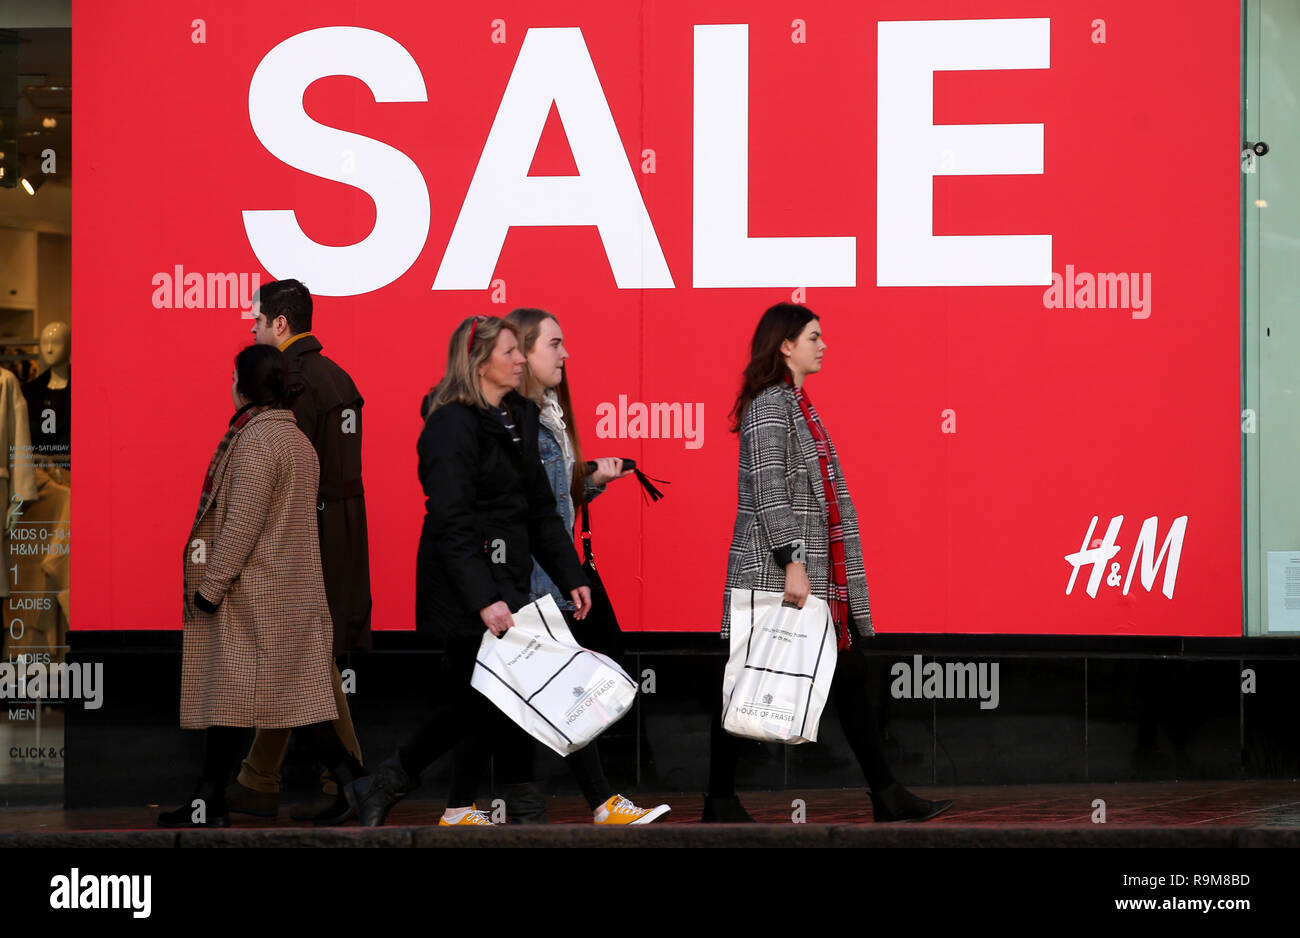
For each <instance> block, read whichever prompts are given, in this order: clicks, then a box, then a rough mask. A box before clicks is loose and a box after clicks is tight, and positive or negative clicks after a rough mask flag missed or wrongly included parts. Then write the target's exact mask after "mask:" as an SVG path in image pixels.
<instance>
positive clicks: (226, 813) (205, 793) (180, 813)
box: [158, 779, 230, 827]
mask: <svg viewBox="0 0 1300 938" xmlns="http://www.w3.org/2000/svg"><path fill="white" fill-rule="evenodd" d="M196 817H197V820H196ZM158 826H159V827H229V826H230V809H229V808H228V807H227V805H226V797H225V791H224V790H223V789H222V787H221V786H220V785H216V784H214V783H212V782H205V781H203V780H202V779H200V780H199V782H198V784H197V785H196V786H195V788H194V794H193V795H192V796H191V797H190V800H189V801H187V802H185V804H183V805H181V806H180V807H179V808H177V809H176V810H175V811H164V812H163V813H162V814H160V815H158Z"/></svg>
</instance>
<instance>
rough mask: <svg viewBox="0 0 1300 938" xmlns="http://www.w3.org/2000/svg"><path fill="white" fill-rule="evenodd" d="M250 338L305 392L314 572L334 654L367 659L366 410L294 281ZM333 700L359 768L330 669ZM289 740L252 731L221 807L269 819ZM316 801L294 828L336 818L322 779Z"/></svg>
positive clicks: (270, 288) (264, 300)
mask: <svg viewBox="0 0 1300 938" xmlns="http://www.w3.org/2000/svg"><path fill="white" fill-rule="evenodd" d="M253 314H254V316H255V320H254V323H253V328H252V330H251V331H252V334H253V338H254V341H255V342H257V343H258V344H260V345H272V346H276V347H278V348H279V349H280V351H281V352H283V353H284V356H285V362H286V365H287V367H288V369H289V372H290V375H291V376H292V377H291V381H292V380H296V381H297V382H299V383H301V384H302V385H303V387H304V390H303V392H302V394H301V395H300V396H299V397H298V398H297V400H296V401H294V403H293V405H292V406H293V414H294V417H295V418H297V421H298V428H299V429H300V430H301V431H302V432H303V434H304V435H305V436H306V437H307V439H308V440H310V441H311V444H312V446H313V447H314V448H315V450H316V456H317V458H318V459H319V461H320V490H319V494H318V497H317V502H316V509H317V511H316V520H317V529H318V533H319V538H320V556H321V568H322V571H323V573H324V577H325V593H326V598H327V600H328V602H329V609H330V616H331V618H332V619H333V622H334V654H335V655H340V654H343V653H344V652H350V651H369V650H370V647H371V641H370V606H371V600H370V549H369V540H368V537H367V533H366V501H365V494H364V490H363V488H362V484H361V407H362V405H363V404H364V403H365V402H364V400H363V399H362V397H361V393H360V392H359V391H358V390H357V386H356V384H355V383H353V381H352V378H351V377H349V376H348V373H347V372H346V371H344V370H343V369H342V368H340V367H339V366H338V365H337V364H335V363H334V362H333V361H331V360H330V359H328V358H326V357H325V356H324V355H323V354H321V344H320V341H319V340H318V339H317V338H316V337H315V336H314V335H312V334H311V326H312V300H311V293H309V292H308V290H307V288H306V287H305V286H303V285H302V284H301V283H299V282H298V281H297V280H277V281H273V282H271V283H267V284H264V285H263V286H262V287H261V288H260V289H259V290H258V291H257V293H256V294H255V295H254V298H253ZM334 697H335V701H336V703H337V705H338V714H339V715H338V719H337V720H336V721H335V724H334V725H335V728H336V729H337V730H338V734H339V738H340V739H341V740H342V741H343V745H344V747H345V748H346V749H347V750H348V751H349V752H350V753H352V755H354V756H356V758H357V759H358V760H360V759H361V746H360V744H359V743H358V742H357V737H356V731H355V730H354V729H353V727H352V717H351V714H350V713H349V710H348V703H347V697H346V695H345V694H344V693H343V689H342V678H341V676H340V674H339V669H338V666H337V665H335V667H334ZM288 745H289V735H288V733H286V732H283V731H278V730H259V731H258V734H257V737H256V738H255V739H254V741H253V745H252V748H251V749H250V750H249V752H248V757H247V758H246V759H245V760H244V763H243V766H242V768H241V770H240V773H239V778H238V779H236V780H235V781H234V782H233V783H231V786H230V789H229V790H228V791H227V800H228V801H229V803H230V808H231V810H232V811H240V812H243V813H247V814H253V815H256V816H258V817H274V816H275V815H276V813H277V811H278V809H279V800H280V796H279V790H280V765H281V763H282V762H283V761H284V754H285V751H286V750H287V748H288ZM322 783H323V784H322V787H323V789H324V790H323V792H322V795H321V797H320V798H319V799H317V800H315V801H312V802H308V803H307V804H306V805H305V806H303V807H302V808H301V809H296V810H295V811H294V812H293V814H292V815H291V816H292V817H293V818H294V819H295V820H316V819H318V817H329V816H336V815H337V814H338V811H339V808H341V805H339V804H337V803H336V802H337V801H338V800H339V799H341V798H342V795H340V794H339V793H338V792H337V790H336V789H335V786H334V784H333V783H332V782H330V781H329V780H328V779H325V778H324V777H322Z"/></svg>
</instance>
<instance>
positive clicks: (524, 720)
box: [470, 594, 637, 756]
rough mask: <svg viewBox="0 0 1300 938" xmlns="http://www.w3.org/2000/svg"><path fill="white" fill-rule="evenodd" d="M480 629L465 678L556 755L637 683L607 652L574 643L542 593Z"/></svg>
mask: <svg viewBox="0 0 1300 938" xmlns="http://www.w3.org/2000/svg"><path fill="white" fill-rule="evenodd" d="M513 617H514V620H515V624H514V626H513V627H512V628H510V629H509V630H508V631H507V632H506V633H505V634H504V635H503V636H501V637H500V638H497V637H496V636H495V635H493V634H492V633H491V632H485V633H484V635H483V641H482V643H481V644H480V645H479V650H478V659H477V661H476V662H475V664H474V677H473V678H472V679H471V680H470V685H471V686H472V687H473V688H474V689H475V690H477V691H479V692H480V693H482V694H483V695H484V696H485V697H487V698H488V699H489V700H491V701H492V702H493V703H494V704H496V705H497V707H499V708H500V709H501V711H502V712H503V713H505V715H506V716H508V717H510V719H512V720H514V721H515V722H516V723H518V724H519V725H520V726H521V727H523V728H524V730H526V731H527V732H528V733H529V735H531V736H533V737H534V738H536V739H538V740H540V741H541V742H543V743H545V744H546V745H547V746H550V747H551V748H552V749H554V750H555V751H556V752H558V753H559V754H560V755H562V756H567V755H568V754H569V753H571V752H576V751H577V750H579V749H581V748H582V747H583V746H585V745H587V743H589V742H591V741H592V740H593V739H595V738H596V737H597V736H599V735H600V734H601V733H603V732H604V731H605V730H606V729H607V728H608V727H609V726H610V725H612V724H613V723H614V722H616V721H617V720H618V719H619V718H620V717H621V716H623V714H625V713H627V711H628V710H629V709H631V707H632V701H633V700H634V699H635V698H636V691H637V686H636V682H635V681H633V680H632V678H630V677H628V675H627V672H626V671H624V670H623V669H622V668H620V667H619V666H618V665H617V664H615V663H614V662H613V661H612V660H611V659H609V658H608V657H606V656H605V655H602V654H599V653H598V652H594V651H589V650H587V649H585V648H583V647H582V646H580V645H579V644H578V643H577V642H576V641H575V640H574V638H573V633H571V632H570V631H569V626H568V624H567V623H566V622H565V621H564V616H563V615H561V614H560V609H559V607H558V606H556V605H555V600H554V599H553V598H552V597H551V596H550V595H549V594H548V595H546V596H543V597H542V598H541V599H539V600H537V601H536V602H532V603H529V604H528V605H527V606H524V607H523V608H522V609H520V610H519V611H518V612H516V613H514V615H513Z"/></svg>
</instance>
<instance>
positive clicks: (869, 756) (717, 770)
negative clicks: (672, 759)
mask: <svg viewBox="0 0 1300 938" xmlns="http://www.w3.org/2000/svg"><path fill="white" fill-rule="evenodd" d="M722 668H723V669H725V668H726V658H725V657H724V658H723V662H722ZM718 676H719V678H721V676H722V673H721V671H719V675H718ZM715 686H716V687H718V688H719V692H717V693H715V694H714V695H713V700H714V704H713V726H712V728H711V732H710V737H709V796H710V797H712V798H723V797H727V796H729V795H734V794H735V793H736V760H737V759H739V757H740V743H741V740H740V739H739V738H738V737H736V736H732V735H731V734H730V733H728V732H727V731H726V730H724V729H723V728H722V694H721V690H720V689H721V687H722V681H721V680H720V679H719V680H718V682H717V684H716V685H715ZM831 700H832V701H834V703H835V712H836V714H837V715H838V716H839V718H840V726H842V727H843V728H844V735H845V736H846V737H847V738H848V741H849V746H850V747H851V748H852V749H853V754H854V755H855V756H857V758H858V764H859V765H861V766H862V773H863V774H864V775H865V776H866V778H867V785H868V787H870V789H871V790H872V791H873V792H879V791H882V790H883V789H885V788H888V787H889V786H890V785H892V784H893V783H894V775H893V773H892V772H890V771H889V763H888V762H886V761H885V747H884V744H883V743H882V742H881V739H880V729H879V727H877V725H876V717H875V713H874V711H873V708H872V706H871V694H870V692H869V690H868V688H867V659H866V658H865V657H863V655H862V654H861V653H860V652H858V651H857V649H856V648H848V649H845V650H844V651H841V652H839V654H838V655H837V656H836V658H835V679H834V680H833V681H832V682H831Z"/></svg>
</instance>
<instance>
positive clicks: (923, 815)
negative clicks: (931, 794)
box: [868, 782, 953, 823]
mask: <svg viewBox="0 0 1300 938" xmlns="http://www.w3.org/2000/svg"><path fill="white" fill-rule="evenodd" d="M868 794H870V795H871V815H872V817H873V818H874V819H875V820H876V821H877V822H879V823H890V822H892V821H928V820H930V818H932V817H937V816H938V815H940V814H943V812H945V811H947V810H948V809H949V808H951V807H952V805H953V803H952V801H951V800H950V799H947V798H944V799H942V800H940V801H926V800H925V799H924V798H918V797H917V796H916V795H914V794H912V793H911V792H910V791H908V790H907V789H906V788H904V787H903V786H902V785H900V784H898V782H894V783H893V784H892V785H890V786H889V787H888V788H886V789H884V790H882V791H881V792H880V793H879V794H877V793H875V792H869V793H868Z"/></svg>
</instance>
